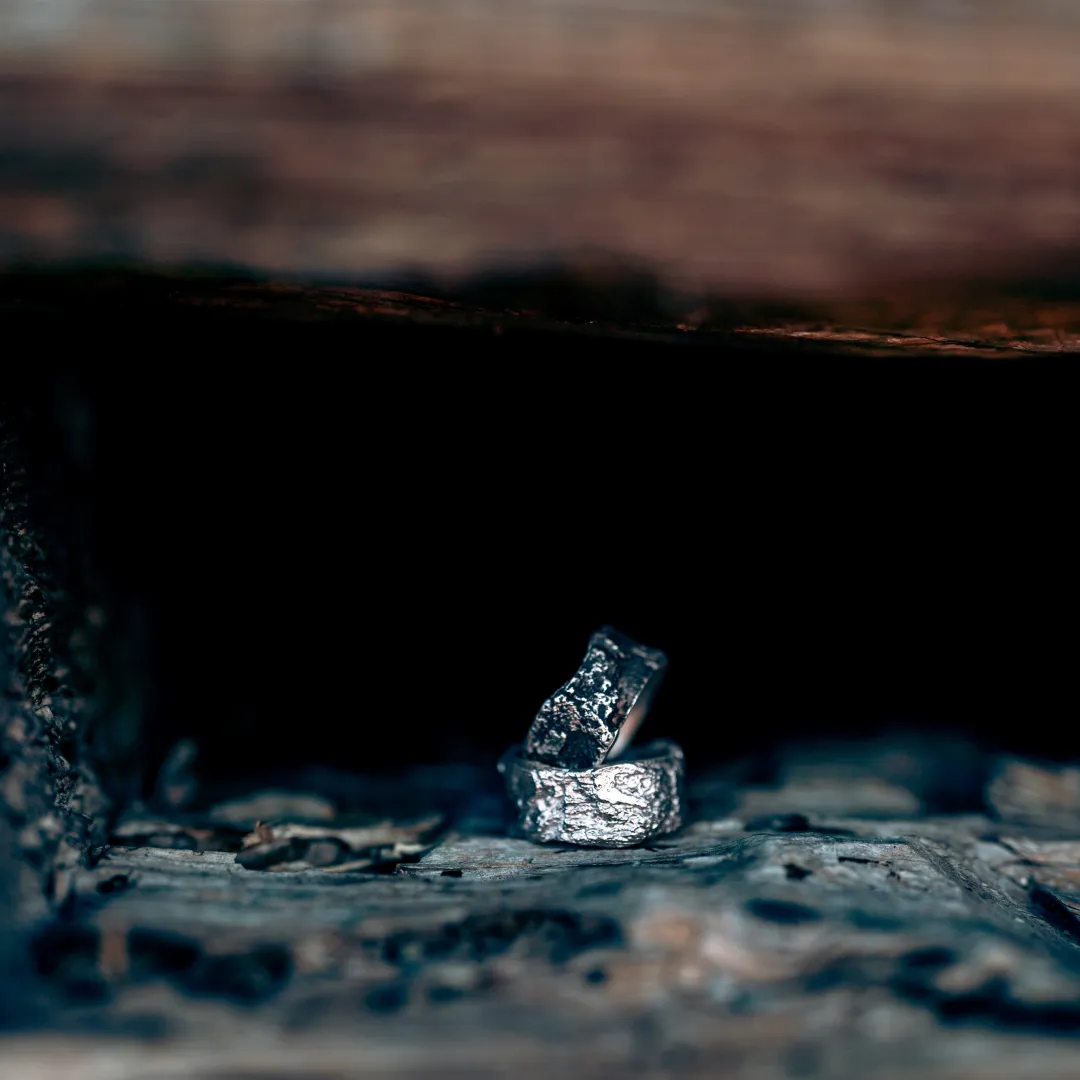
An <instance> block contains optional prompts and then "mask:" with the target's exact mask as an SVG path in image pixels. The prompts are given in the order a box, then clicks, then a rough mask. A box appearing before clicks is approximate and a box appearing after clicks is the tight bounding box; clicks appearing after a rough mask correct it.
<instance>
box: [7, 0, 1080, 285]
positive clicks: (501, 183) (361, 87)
mask: <svg viewBox="0 0 1080 1080" xmlns="http://www.w3.org/2000/svg"><path fill="white" fill-rule="evenodd" d="M1078 44H1080V22H1078V19H1077V14H1076V10H1075V6H1074V5H1070V4H1067V3H1057V2H1053V0H1033V2H1031V3H1025V4H1006V3H979V4H953V3H944V2H942V3H923V4H906V5H896V4H890V3H885V2H878V0H861V2H854V0H852V2H845V3H832V4H825V3H794V2H784V3H774V4H760V3H752V2H748V0H715V2H711V3H705V2H697V0H686V2H682V3H678V4H664V5H661V6H657V5H649V4H637V3H629V2H615V0H581V2H578V3H573V4H570V3H556V2H548V3H537V2H527V0H513V2H509V3H507V2H499V3H496V2H493V0H479V2H476V0H473V2H465V0H451V2H439V3H435V2H428V0H407V2H401V0H365V2H363V3H355V4H341V3H336V2H333V0H275V2H274V3H273V4H267V3H264V2H262V0H205V2H202V3H198V4H192V3H190V2H187V0H161V2H157V3H154V4H147V3H145V2H144V0H109V2H104V3H97V4H72V3H69V2H67V0H7V2H6V3H4V4H3V5H0V148H2V151H3V156H4V168H3V169H2V170H0V263H3V264H11V263H12V262H14V261H18V260H31V261H37V262H40V261H45V262H55V261H63V260H68V259H72V258H77V259H93V258H99V257H104V256H110V257H118V258H122V259H125V260H131V261H136V262H139V263H144V264H146V263H164V264H172V265H175V264H178V263H191V262H200V263H206V262H209V263H212V264H227V265H238V266H246V267H251V268H257V269H259V270H263V271H270V272H276V273H279V274H280V273H287V274H294V273H295V274H301V275H315V274H317V275H327V276H333V277H336V278H337V279H338V280H346V279H352V280H356V279H364V280H367V281H374V282H376V283H379V284H390V283H392V282H393V281H394V280H396V279H399V278H402V277H407V276H409V275H415V274H420V275H427V276H429V277H435V278H438V279H440V280H442V281H444V282H461V281H464V280H468V279H471V278H474V277H475V276H477V275H484V274H488V273H491V272H500V271H505V270H507V269H514V270H517V269H532V268H535V267H538V266H551V265H562V266H566V265H569V266H572V267H579V268H581V267H584V268H586V269H588V268H590V267H592V268H593V272H595V273H599V274H600V275H601V276H602V275H603V274H607V273H612V272H614V273H623V272H639V271H640V272H644V273H646V274H649V275H654V276H655V277H656V278H657V279H658V280H659V281H660V282H661V284H662V287H663V288H665V289H668V290H672V291H674V292H676V293H679V292H686V293H689V294H691V295H694V296H699V295H702V294H712V295H722V296H729V297H730V296H737V297H745V296H752V297H765V298H770V297H781V298H785V299H790V298H793V297H799V298H804V297H814V298H820V297H822V296H826V297H831V298H835V297H843V298H851V297H865V296H876V295H880V294H882V293H891V292H893V291H895V290H896V289H897V288H899V287H900V286H905V287H906V286H910V285H911V283H912V282H915V283H917V284H918V283H921V285H922V287H924V288H931V287H932V286H933V283H935V282H939V281H943V280H947V281H954V280H967V279H971V278H976V279H983V278H985V277H987V276H989V277H995V276H1001V275H1007V276H1021V277H1023V276H1025V275H1029V274H1034V275H1044V276H1045V275H1057V274H1061V273H1071V272H1072V271H1073V270H1074V269H1075V266H1076V253H1077V239H1078V237H1080V199H1078V198H1077V196H1076V192H1077V188H1078V183H1080V154H1078V153H1077V149H1078V143H1077V139H1078V135H1077V132H1080V65H1077V63H1076V53H1077V46H1078ZM597 267H599V268H600V269H599V270H597V269H596V268H597ZM612 268H614V270H612ZM927 283H929V284H927Z"/></svg>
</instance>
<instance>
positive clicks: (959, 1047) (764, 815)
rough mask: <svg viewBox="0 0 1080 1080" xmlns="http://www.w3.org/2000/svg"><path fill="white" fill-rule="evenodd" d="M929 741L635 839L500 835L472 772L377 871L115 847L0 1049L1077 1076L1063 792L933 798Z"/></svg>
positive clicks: (847, 761)
mask: <svg viewBox="0 0 1080 1080" xmlns="http://www.w3.org/2000/svg"><path fill="white" fill-rule="evenodd" d="M922 752H924V753H929V755H930V756H929V757H926V758H923V759H920V758H919V757H918V755H917V754H916V755H912V754H911V753H910V752H909V751H906V750H904V748H902V747H901V748H894V749H893V750H891V751H890V750H889V748H887V747H886V748H885V749H884V750H883V749H882V748H881V747H880V746H879V747H876V748H875V747H870V748H869V749H868V750H864V751H862V752H861V753H862V757H861V759H860V757H859V753H860V752H859V751H854V752H853V751H852V748H851V747H847V748H842V749H837V750H836V751H835V753H834V755H833V760H832V761H830V759H829V754H828V753H824V754H823V753H818V754H817V755H816V756H814V757H810V758H808V759H805V760H803V761H802V762H799V761H795V762H794V763H793V764H792V765H791V767H788V768H786V770H784V775H785V776H786V780H785V781H784V782H783V783H781V785H780V786H779V787H745V786H741V785H739V784H737V783H736V782H735V781H736V780H737V772H736V771H734V770H728V772H727V773H726V774H723V775H714V776H711V777H710V776H708V775H705V776H699V777H698V779H697V782H696V784H695V786H694V788H693V791H692V795H693V800H692V801H693V805H694V807H695V812H694V820H693V821H692V822H691V824H690V825H689V826H688V827H687V828H686V829H684V830H683V831H682V832H681V833H679V834H677V835H675V836H673V837H670V838H667V839H664V840H661V841H658V842H656V843H654V844H652V845H650V846H648V847H646V848H643V849H637V850H615V851H611V850H606V851H589V850H584V849H568V848H565V847H558V846H538V845H534V844H531V843H528V842H526V841H523V840H517V839H514V838H512V837H509V836H507V835H506V834H505V831H504V829H503V825H502V822H503V817H502V805H501V802H500V797H499V795H498V792H497V791H496V789H494V788H491V787H487V785H486V784H485V781H484V779H483V777H482V776H481V775H480V774H477V775H476V776H475V777H474V778H473V780H472V781H471V787H472V789H473V790H474V792H475V795H474V798H473V799H472V802H471V805H470V807H469V808H468V809H467V810H466V811H465V812H464V813H463V814H461V815H459V816H458V818H457V819H456V820H452V821H450V822H448V823H447V825H448V827H447V828H446V830H445V831H444V832H443V834H442V835H441V837H438V838H433V839H432V840H431V841H430V843H431V847H430V849H429V850H428V851H427V853H426V854H424V855H422V856H421V857H419V858H418V860H416V861H405V862H402V863H401V864H400V865H399V866H398V867H397V870H396V872H393V873H389V874H387V873H385V872H383V873H373V872H364V871H352V872H350V871H349V870H348V869H347V868H343V869H344V871H345V872H341V873H331V872H328V871H327V870H322V869H316V868H311V869H305V870H299V871H298V870H295V869H285V870H283V871H281V872H270V871H268V870H250V869H245V868H244V867H243V866H241V865H240V864H239V863H238V862H237V861H236V858H235V854H234V852H233V851H213V850H204V851H191V850H186V851H185V850H176V849H171V848H148V847H124V846H121V845H120V844H117V845H116V846H114V847H112V848H111V849H110V850H108V851H107V852H106V853H104V854H103V856H102V857H101V858H100V860H99V861H98V862H97V864H96V865H95V866H94V867H93V868H91V869H88V870H85V871H83V872H82V873H81V874H79V875H78V876H77V878H76V879H75V880H74V881H73V883H72V887H73V892H72V898H71V900H70V901H69V912H70V914H71V915H72V921H69V922H67V923H60V924H55V925H53V926H52V927H51V928H49V929H47V930H45V931H41V932H39V934H38V936H37V938H36V942H35V950H34V951H35V955H36V957H37V959H38V964H39V967H40V969H41V970H42V971H43V972H45V974H46V985H47V986H49V987H51V988H52V992H53V993H54V994H59V995H66V998H67V1001H68V1004H67V1005H66V1006H64V1008H63V1009H62V1010H61V1011H60V1013H59V1016H60V1025H61V1028H62V1029H66V1031H67V1034H56V1033H50V1034H48V1035H44V1036H43V1035H40V1034H38V1035H35V1034H25V1035H21V1036H12V1037H9V1038H8V1039H7V1040H6V1041H5V1042H4V1043H2V1044H0V1061H2V1062H3V1067H4V1075H5V1077H9V1078H11V1080H23V1078H31V1077H33V1078H39V1077H47V1078H50V1080H52V1078H57V1080H59V1078H72V1080H75V1078H83V1077H97V1076H102V1075H108V1076H110V1077H114V1078H116V1080H127V1078H132V1080H134V1078H142V1077H149V1076H154V1077H168V1076H186V1077H192V1078H195V1077H208V1078H209V1077H225V1076H228V1077H232V1078H235V1077H247V1076H250V1077H267V1076H281V1077H301V1076H302V1077H344V1076H434V1075H469V1076H479V1077H486V1076H491V1077H494V1076H508V1075H524V1076H541V1075H552V1074H554V1073H556V1072H557V1071H558V1072H563V1073H568V1074H571V1075H582V1076H585V1075H587V1076H613V1077H614V1076H688V1077H695V1076H701V1077H706V1076H708V1077H714V1076H718V1075H724V1076H731V1077H738V1078H751V1077H753V1078H755V1080H757V1078H762V1080H764V1078H773V1077H775V1078H778V1080H779V1078H782V1077H808V1076H822V1077H826V1076H827V1077H832V1078H844V1077H851V1078H856V1077H858V1078H863V1077H873V1078H886V1077H888V1078H901V1077H913V1076H919V1077H920V1078H938V1077H940V1078H950V1080H959V1078H971V1080H975V1078H985V1077H1001V1078H1003V1080H1004V1078H1006V1077H1013V1076H1016V1075H1018V1074H1020V1073H1024V1074H1025V1075H1029V1074H1030V1075H1035V1074H1038V1075H1040V1076H1045V1077H1062V1078H1064V1077H1072V1076H1075V1075H1076V1071H1077V1068H1078V1067H1080V944H1078V943H1080V922H1078V921H1077V918H1076V915H1075V914H1074V913H1075V912H1076V911H1077V910H1078V909H1077V907H1076V903H1075V895H1074V892H1073V891H1072V890H1075V889H1077V888H1078V887H1080V841H1078V840H1077V839H1076V838H1077V836H1080V815H1077V814H1076V810H1077V807H1076V804H1074V805H1073V813H1074V817H1073V818H1072V819H1071V822H1070V823H1068V827H1065V823H1064V822H1063V820H1062V818H1061V817H1060V813H1062V812H1063V804H1062V801H1061V799H1060V797H1059V795H1058V794H1056V793H1055V791H1053V790H1052V789H1056V790H1057V791H1058V792H1059V791H1060V787H1061V779H1062V777H1061V775H1060V774H1052V773H1043V774H1042V776H1043V779H1042V781H1041V784H1040V783H1039V782H1037V781H1036V779H1035V777H1036V775H1037V774H1038V772H1039V770H1038V769H1037V768H1036V767H1034V766H1025V768H1027V769H1028V772H1027V775H1026V777H1025V780H1024V787H1025V790H1026V792H1027V795H1026V797H1025V805H1027V806H1028V807H1029V808H1030V807H1031V806H1032V805H1033V799H1032V792H1033V791H1034V790H1035V789H1037V788H1039V787H1040V786H1041V787H1042V788H1043V789H1044V792H1045V798H1047V799H1049V800H1050V801H1052V802H1054V804H1055V805H1056V806H1057V809H1058V812H1059V817H1058V820H1057V821H1056V822H1055V823H1052V824H1045V823H1044V824H1032V821H1031V818H1030V816H1028V818H1027V819H1026V822H1025V823H1020V822H1016V823H1013V822H1010V821H1008V820H1004V819H1001V818H1000V817H990V816H987V815H986V814H984V813H966V814H952V815H943V814H941V813H938V812H934V810H933V805H932V803H933V797H932V793H931V792H930V790H929V789H928V788H927V787H926V786H925V783H924V780H925V776H926V775H927V774H928V773H929V772H930V771H932V769H933V767H934V766H933V761H934V758H933V754H934V752H935V751H934V748H933V744H930V746H929V747H927V746H924V747H923V751H922ZM890 754H891V757H889V755H890ZM905 755H906V756H905ZM886 757H889V760H891V761H893V763H894V772H895V762H896V761H900V762H901V764H903V762H904V761H907V762H908V763H909V764H910V763H914V768H913V769H910V770H907V771H908V774H909V775H910V777H911V780H910V782H909V783H906V784H905V783H902V782H900V781H899V780H897V779H896V776H895V775H894V776H892V777H891V778H883V777H882V776H881V775H880V773H881V772H882V762H883V761H885V760H886ZM884 771H886V772H887V771H888V770H887V769H886V770H884ZM901 771H903V770H901ZM1007 772H1008V769H1006V770H1005V773H1007ZM845 775H846V776H847V778H848V780H847V782H846V783H845V782H844V781H843V779H842V777H843V776H845ZM1003 775H1004V774H1003V773H999V774H998V779H997V780H996V781H995V784H996V787H995V791H996V793H997V797H998V798H999V799H1001V798H1006V799H1007V798H1008V797H1009V796H1008V791H1007V788H1008V780H1007V779H1003ZM358 782H359V781H358ZM404 783H405V784H406V786H407V785H408V781H407V780H405V781H404ZM845 796H846V798H845ZM265 801H266V800H265V799H264V800H263V802H264V804H265ZM845 802H846V804H847V806H848V807H850V808H851V810H852V812H850V813H844V812H842V811H843V807H844V804H845ZM282 805H285V804H282ZM793 807H800V808H801V812H794V811H793V810H792V808H793ZM1029 815H1030V810H1029ZM207 820H209V819H207ZM204 839H205V838H204ZM163 842H171V841H168V840H166V841H163ZM192 842H197V838H196V841H192ZM229 843H231V844H232V845H233V846H234V847H235V843H236V842H235V840H233V841H229ZM204 846H205V845H204ZM409 858H414V856H410V857H409ZM292 865H293V866H295V864H292ZM73 1029H75V1030H73ZM79 1029H81V1030H82V1031H84V1032H85V1033H84V1034H78V1033H76V1031H77V1030H79Z"/></svg>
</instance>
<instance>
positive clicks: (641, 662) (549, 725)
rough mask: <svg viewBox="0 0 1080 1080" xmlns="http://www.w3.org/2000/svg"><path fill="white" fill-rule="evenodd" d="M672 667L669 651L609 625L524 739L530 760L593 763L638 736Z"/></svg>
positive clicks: (579, 764)
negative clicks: (667, 655) (634, 637)
mask: <svg viewBox="0 0 1080 1080" xmlns="http://www.w3.org/2000/svg"><path fill="white" fill-rule="evenodd" d="M666 670H667V657H666V656H665V655H664V654H663V653H662V652H661V651H660V650H659V649H647V648H646V647H645V646H644V645H639V644H638V643H637V642H636V641H634V640H633V639H632V638H628V637H627V636H626V635H625V634H620V633H619V632H618V631H617V630H615V629H613V628H612V627H610V626H605V627H604V628H603V629H601V630H598V631H597V632H596V633H595V634H593V636H592V637H591V638H590V639H589V647H588V650H587V651H586V653H585V659H584V660H582V662H581V666H580V667H579V668H578V670H577V672H576V673H575V674H574V676H573V678H572V679H570V681H569V682H568V683H566V685H565V686H563V687H561V688H560V689H559V690H557V691H556V692H555V693H554V694H552V695H551V697H549V698H548V699H547V701H545V702H544V704H543V705H541V706H540V711H539V712H538V713H537V714H536V719H535V720H533V722H532V726H531V727H530V728H529V733H528V735H527V736H526V739H525V753H526V756H527V757H528V758H529V760H531V761H537V762H544V763H546V764H548V765H561V766H564V767H565V768H568V769H592V768H596V767H597V766H599V765H602V764H603V763H604V761H605V760H607V761H611V760H614V759H615V758H616V757H617V756H618V755H619V754H620V753H621V752H622V751H623V750H624V749H625V748H626V747H627V746H628V745H629V743H630V740H631V739H632V738H633V737H634V732H635V731H636V730H637V728H638V726H639V725H640V724H641V721H642V720H643V719H644V718H645V713H646V712H647V711H648V709H649V705H650V704H651V702H652V697H653V694H655V693H656V688H657V687H658V686H659V685H660V681H661V680H662V679H663V677H664V672H665V671H666Z"/></svg>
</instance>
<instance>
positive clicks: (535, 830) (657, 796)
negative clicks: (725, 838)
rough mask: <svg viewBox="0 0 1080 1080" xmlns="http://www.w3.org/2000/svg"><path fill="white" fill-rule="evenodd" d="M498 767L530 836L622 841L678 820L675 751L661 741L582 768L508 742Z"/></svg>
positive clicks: (679, 768) (669, 828)
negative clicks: (551, 761) (541, 758)
mask: <svg viewBox="0 0 1080 1080" xmlns="http://www.w3.org/2000/svg"><path fill="white" fill-rule="evenodd" d="M499 768H500V770H501V771H502V773H503V775H504V776H505V778H506V788H507V791H508V792H509V794H510V798H511V799H512V800H513V801H514V802H515V803H516V805H517V807H518V810H519V812H520V818H519V825H520V827H521V830H522V832H523V833H524V834H525V835H526V836H527V837H528V838H529V839H531V840H537V841H559V842H562V843H566V844H580V845H583V846H586V847H629V846H631V845H633V844H642V843H645V842H646V841H647V840H650V839H652V838H653V837H655V836H661V835H663V834H664V833H669V832H673V831H674V830H675V829H677V828H679V827H680V825H681V824H682V814H683V795H682V784H683V773H684V763H683V752H682V750H681V749H679V747H678V746H676V745H675V743H673V742H669V741H668V740H667V739H658V740H656V741H655V742H652V743H649V744H648V745H647V746H644V747H642V748H641V749H640V750H637V751H635V752H633V753H631V754H628V755H627V757H626V759H625V760H623V761H618V762H613V763H612V764H610V765H601V766H600V767H599V768H596V769H586V770H583V771H578V770H574V769H564V768H561V767H559V766H553V765H546V764H544V763H543V762H538V761H531V760H529V759H527V758H525V757H523V756H522V749H521V747H513V748H512V749H511V750H509V751H508V752H507V753H506V755H505V756H504V758H503V760H502V762H501V763H500V765H499Z"/></svg>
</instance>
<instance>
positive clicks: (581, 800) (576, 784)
mask: <svg viewBox="0 0 1080 1080" xmlns="http://www.w3.org/2000/svg"><path fill="white" fill-rule="evenodd" d="M666 669H667V657H666V656H665V655H664V654H663V653H662V652H661V651H660V650H659V649H649V648H646V647H645V646H644V645H639V644H638V643H637V642H636V641H634V640H633V639H631V638H629V637H627V636H626V635H625V634H621V633H619V632H618V631H617V630H615V629H613V628H612V627H610V626H605V627H604V628H603V629H601V630H598V631H597V632H596V633H595V634H593V635H592V637H591V638H590V639H589V647H588V650H587V651H586V653H585V659H584V660H583V661H582V662H581V666H580V667H579V668H578V670H577V672H576V673H575V674H574V676H573V678H571V679H570V680H569V682H567V683H566V684H565V685H564V686H562V687H561V688H560V689H559V690H558V691H556V692H555V693H554V694H552V696H551V697H550V698H548V699H547V701H545V702H544V704H543V705H542V706H541V707H540V711H539V712H538V713H537V715H536V718H535V720H533V723H532V726H531V727H530V728H529V731H528V735H527V736H526V739H525V742H524V743H523V744H521V745H519V746H513V747H511V748H510V749H509V750H508V751H507V752H506V754H504V755H503V758H502V760H501V761H500V762H499V771H500V772H501V773H502V774H503V777H504V779H505V781H506V789H507V792H508V794H509V795H510V798H511V799H512V800H513V801H514V803H515V804H516V805H517V808H518V811H519V826H520V829H521V831H522V833H523V834H524V835H525V836H527V837H529V839H531V840H536V841H556V842H561V843H567V844H580V845H584V846H589V847H629V846H632V845H634V844H642V843H645V842H646V841H648V840H650V839H652V838H653V837H656V836H661V835H663V834H664V833H669V832H673V831H674V830H675V829H678V828H679V827H680V826H681V825H682V811H683V797H682V785H683V774H684V759H683V752H682V750H681V749H680V748H679V747H678V746H676V745H675V743H673V742H670V741H669V740H666V739H660V740H656V741H654V742H652V743H649V744H648V745H647V746H644V747H641V748H640V749H636V750H634V749H631V750H627V749H626V748H627V746H628V745H629V743H630V740H631V739H632V738H633V736H634V733H635V731H636V730H637V728H638V726H639V725H640V724H641V721H642V720H643V719H644V717H645V713H646V712H647V711H648V708H649V705H650V703H651V701H652V697H653V695H654V694H655V692H656V688H657V686H658V685H659V683H660V681H661V679H662V678H663V676H664V672H665V671H666ZM620 755H621V756H620ZM616 759H618V760H616Z"/></svg>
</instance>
